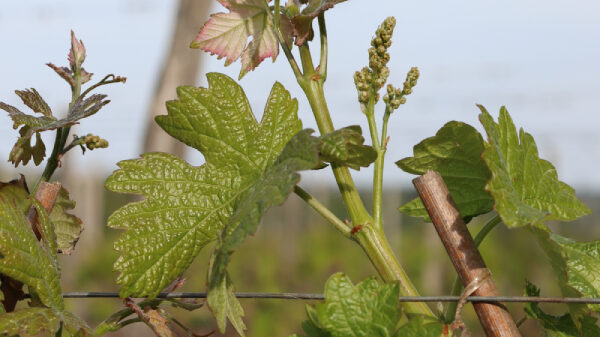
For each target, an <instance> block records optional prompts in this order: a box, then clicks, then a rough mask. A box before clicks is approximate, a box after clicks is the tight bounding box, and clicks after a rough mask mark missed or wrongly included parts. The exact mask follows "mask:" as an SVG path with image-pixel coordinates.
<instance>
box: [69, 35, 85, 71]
mask: <svg viewBox="0 0 600 337" xmlns="http://www.w3.org/2000/svg"><path fill="white" fill-rule="evenodd" d="M83 61H85V46H84V45H83V42H82V41H81V40H79V41H78V40H77V38H76V37H75V33H74V32H73V31H71V49H70V50H69V64H70V65H71V69H72V70H73V72H75V71H76V69H80V68H81V65H82V64H83Z"/></svg>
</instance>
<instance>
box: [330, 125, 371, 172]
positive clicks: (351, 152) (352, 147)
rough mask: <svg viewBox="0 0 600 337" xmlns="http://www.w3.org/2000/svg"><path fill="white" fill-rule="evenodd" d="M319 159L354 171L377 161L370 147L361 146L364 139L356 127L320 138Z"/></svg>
mask: <svg viewBox="0 0 600 337" xmlns="http://www.w3.org/2000/svg"><path fill="white" fill-rule="evenodd" d="M320 140H321V151H320V153H319V155H320V156H321V159H322V160H324V161H326V162H330V163H335V164H337V165H339V166H348V167H350V168H353V169H355V170H360V168H361V167H368V166H369V165H371V163H373V162H374V161H375V160H376V159H377V151H375V149H373V147H372V146H368V145H363V143H364V141H365V139H364V138H363V136H362V130H361V128H360V126H358V125H352V126H348V127H345V128H342V129H339V130H335V131H333V132H330V133H327V134H325V135H323V136H321V137H320Z"/></svg>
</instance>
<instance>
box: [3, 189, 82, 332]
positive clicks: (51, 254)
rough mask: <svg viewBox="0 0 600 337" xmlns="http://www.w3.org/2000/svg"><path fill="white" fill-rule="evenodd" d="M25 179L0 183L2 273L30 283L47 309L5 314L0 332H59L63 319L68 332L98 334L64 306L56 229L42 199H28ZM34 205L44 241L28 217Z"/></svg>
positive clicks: (29, 309)
mask: <svg viewBox="0 0 600 337" xmlns="http://www.w3.org/2000/svg"><path fill="white" fill-rule="evenodd" d="M21 181H22V183H21V186H19V183H18V181H17V182H13V183H9V184H0V256H1V258H0V273H2V274H4V275H6V276H9V277H10V278H12V279H14V280H17V281H19V282H22V283H23V284H25V285H27V286H28V288H29V291H30V293H32V294H34V295H35V298H36V299H39V302H40V305H44V306H45V308H42V307H36V308H27V309H22V310H17V311H14V312H10V313H3V314H0V334H8V335H14V334H18V333H27V334H29V335H36V334H37V333H39V332H41V331H44V330H46V331H50V332H51V333H54V332H55V331H56V330H57V329H58V325H59V322H63V324H64V326H65V328H66V330H67V331H70V332H73V333H75V332H78V331H82V332H83V334H84V335H85V336H92V335H93V332H92V331H91V330H90V329H89V327H87V325H86V324H85V323H84V322H83V321H81V320H80V319H79V318H77V317H76V316H74V315H73V314H71V313H69V312H67V311H65V310H64V302H63V299H62V289H61V286H60V267H59V265H58V260H57V250H58V248H57V243H56V235H55V234H54V227H53V224H52V222H51V221H50V217H49V215H48V214H47V213H46V210H45V209H44V208H43V207H42V206H41V204H40V203H39V202H38V201H37V200H33V201H29V202H28V201H27V200H26V199H25V198H24V197H26V196H27V193H26V190H25V189H24V186H25V183H24V180H21ZM24 194H25V195H24ZM32 203H33V206H34V207H35V209H36V211H37V213H38V225H39V227H38V228H39V230H40V233H41V234H42V240H41V241H38V240H37V238H36V236H35V234H34V232H33V230H32V229H31V224H30V223H29V221H28V220H27V216H26V210H27V209H28V208H29V206H28V204H29V205H31V204H32ZM25 206H27V208H24V207H25Z"/></svg>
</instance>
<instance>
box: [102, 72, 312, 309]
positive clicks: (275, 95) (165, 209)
mask: <svg viewBox="0 0 600 337" xmlns="http://www.w3.org/2000/svg"><path fill="white" fill-rule="evenodd" d="M207 77H208V83H209V88H208V89H206V88H194V87H180V88H179V89H178V96H179V100H177V101H171V102H168V103H167V110H168V111H169V115H167V116H159V117H157V122H158V124H159V125H160V126H161V127H162V128H163V129H164V130H165V131H167V133H169V134H170V135H172V136H173V137H175V138H177V139H179V140H181V141H182V142H184V143H186V144H188V145H190V146H192V147H194V148H196V149H198V150H199V151H201V152H202V154H203V155H204V158H205V159H206V163H205V164H204V165H202V166H200V167H192V166H190V165H189V164H187V163H186V162H184V161H183V160H180V159H177V158H175V157H173V156H170V155H167V154H162V153H149V154H145V155H143V156H142V158H141V159H137V160H128V161H123V162H120V163H119V166H120V167H121V169H120V170H118V171H116V172H115V173H114V174H113V175H112V176H110V177H109V178H108V180H107V182H106V187H107V188H108V189H110V190H112V191H116V192H121V193H136V194H141V195H144V196H146V199H145V200H143V201H141V202H136V203H131V204H129V205H126V206H124V207H122V208H121V209H119V210H117V211H116V212H115V213H113V214H112V215H111V216H110V218H109V220H108V225H109V226H110V227H113V228H122V229H126V232H125V233H124V234H123V235H122V236H121V238H120V239H119V240H117V242H116V243H115V248H116V249H117V250H118V251H119V252H120V253H121V256H120V257H119V259H118V260H117V262H116V263H115V269H116V270H118V271H120V272H121V274H120V275H119V278H118V280H117V282H118V283H119V284H121V285H122V287H121V290H120V295H121V296H122V297H127V296H130V295H136V296H150V297H154V296H156V295H157V294H158V293H159V292H160V291H161V290H162V289H163V288H164V287H165V286H167V285H169V284H170V283H171V281H173V280H174V279H175V278H176V277H177V276H179V275H180V274H181V273H182V272H183V271H184V270H185V269H186V268H187V267H188V266H189V264H190V263H191V262H192V260H193V258H194V257H195V256H196V254H197V253H198V252H199V251H200V249H201V248H202V247H204V246H205V245H206V244H208V243H209V242H211V241H213V240H215V239H217V237H218V235H219V233H221V230H222V229H223V228H224V227H225V225H226V224H227V223H228V222H229V218H230V217H231V216H232V214H233V213H234V212H235V211H236V208H237V207H239V205H241V203H240V201H241V200H242V199H243V198H244V197H245V195H246V194H247V193H248V192H249V191H250V190H252V189H253V188H254V186H255V185H256V183H257V182H258V181H259V179H260V178H261V176H262V175H263V174H264V172H265V170H266V169H267V168H268V167H270V166H271V165H272V164H273V163H274V162H275V160H276V159H277V157H278V156H279V154H280V153H281V151H282V150H283V148H284V146H285V144H286V143H287V142H288V141H289V140H290V139H291V138H292V136H293V135H294V134H296V133H297V132H298V131H299V130H300V129H301V128H302V124H301V122H300V121H299V120H298V116H297V110H298V104H297V101H296V100H295V99H292V98H291V97H290V94H289V92H287V91H286V90H285V89H284V88H283V86H282V85H281V84H279V83H276V84H275V85H274V86H273V89H272V90H271V94H270V96H269V98H268V101H267V105H266V108H265V113H264V114H263V117H262V121H261V123H260V124H259V123H258V122H257V121H256V119H255V117H254V115H253V114H252V111H251V109H250V104H249V103H248V100H247V98H246V95H245V94H244V91H243V90H242V88H241V87H240V86H239V85H238V84H237V83H235V81H234V80H232V79H231V78H229V77H227V76H225V75H222V74H216V73H211V74H208V75H207Z"/></svg>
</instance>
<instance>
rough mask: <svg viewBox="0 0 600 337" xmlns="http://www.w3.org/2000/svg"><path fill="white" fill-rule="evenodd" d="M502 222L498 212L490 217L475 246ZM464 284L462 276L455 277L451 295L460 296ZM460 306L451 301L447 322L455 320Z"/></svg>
mask: <svg viewBox="0 0 600 337" xmlns="http://www.w3.org/2000/svg"><path fill="white" fill-rule="evenodd" d="M501 222H502V219H500V215H498V214H496V216H494V217H493V218H491V219H490V221H488V222H487V223H486V224H485V225H484V226H483V227H482V228H481V230H479V232H478V233H477V235H476V236H475V238H474V239H473V241H475V247H479V245H480V244H481V242H483V239H485V237H486V236H487V235H488V234H489V233H490V232H491V231H492V229H494V228H495V227H496V226H497V225H498V224H499V223H501ZM462 289H463V286H462V283H461V282H460V278H459V277H458V275H457V276H456V278H455V279H454V283H452V292H451V293H450V295H451V296H460V293H461V292H462ZM457 306H458V302H450V303H449V304H448V306H447V307H446V313H445V314H444V317H445V320H446V323H450V322H452V321H453V320H454V315H455V314H456V307H457Z"/></svg>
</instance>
